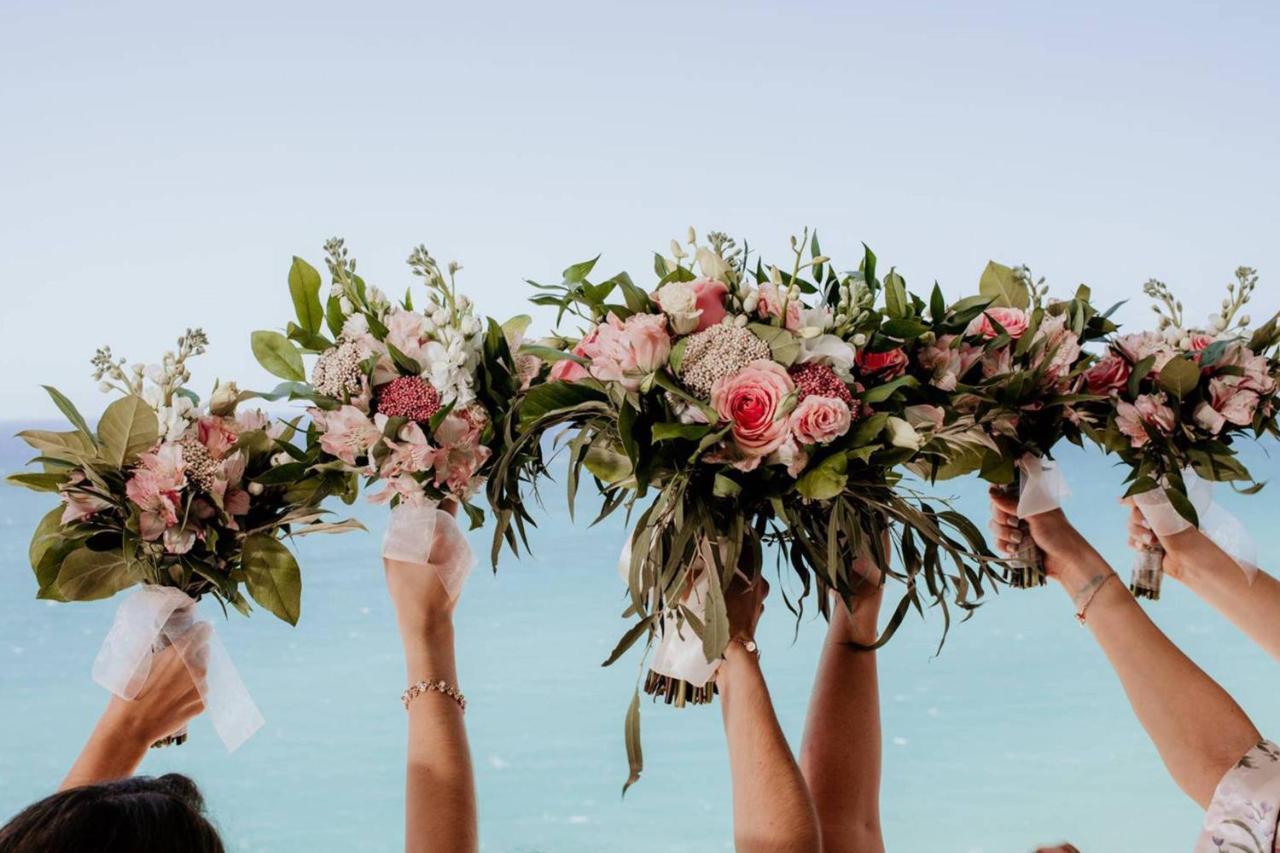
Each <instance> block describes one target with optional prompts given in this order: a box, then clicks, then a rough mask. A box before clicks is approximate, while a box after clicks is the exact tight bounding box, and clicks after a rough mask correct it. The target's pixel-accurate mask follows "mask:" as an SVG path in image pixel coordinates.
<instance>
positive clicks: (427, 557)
mask: <svg viewBox="0 0 1280 853" xmlns="http://www.w3.org/2000/svg"><path fill="white" fill-rule="evenodd" d="M382 556H383V557H385V558H386V559H388V560H399V561H401V562H405V563H414V564H417V565H425V566H428V567H430V568H431V569H432V570H433V571H434V572H435V573H436V577H437V578H439V579H440V583H441V584H443V585H444V588H445V592H447V593H448V594H449V598H450V600H454V599H456V598H457V597H458V596H459V595H460V594H461V593H462V585H463V584H464V583H466V581H467V576H468V575H470V574H471V570H472V569H473V568H475V565H476V557H475V554H473V553H472V552H471V546H470V545H469V544H468V543H467V537H466V536H464V535H463V533H462V530H461V529H460V528H459V527H458V522H457V520H456V519H455V518H454V517H453V515H452V513H448V512H445V511H444V510H442V509H440V508H439V505H438V504H436V503H435V502H434V501H425V502H423V503H420V504H410V503H407V502H404V501H402V502H401V503H399V504H398V505H397V506H396V507H395V508H394V509H392V510H391V521H390V522H389V523H388V524H387V533H386V535H385V536H384V537H383V539H382ZM433 556H434V560H433V559H432V558H433Z"/></svg>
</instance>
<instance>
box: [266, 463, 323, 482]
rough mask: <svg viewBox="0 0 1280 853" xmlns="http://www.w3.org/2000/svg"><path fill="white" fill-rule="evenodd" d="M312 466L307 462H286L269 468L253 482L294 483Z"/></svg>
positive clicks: (305, 474)
mask: <svg viewBox="0 0 1280 853" xmlns="http://www.w3.org/2000/svg"><path fill="white" fill-rule="evenodd" d="M310 469H311V466H310V465H308V464H307V463H306V462H286V463H285V464H283V465H276V466H273V467H271V468H268V469H267V470H266V471H264V472H263V473H261V474H259V475H258V476H256V477H254V478H253V482H255V483H258V484H260V485H263V486H284V485H292V484H293V483H296V482H298V481H299V480H301V479H303V478H304V477H306V476H307V474H308V472H309V471H310Z"/></svg>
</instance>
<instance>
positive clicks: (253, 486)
mask: <svg viewBox="0 0 1280 853" xmlns="http://www.w3.org/2000/svg"><path fill="white" fill-rule="evenodd" d="M262 492H263V488H262V484H261V483H250V484H249V494H251V495H253V496H254V497H257V496H258V495H260V494H262Z"/></svg>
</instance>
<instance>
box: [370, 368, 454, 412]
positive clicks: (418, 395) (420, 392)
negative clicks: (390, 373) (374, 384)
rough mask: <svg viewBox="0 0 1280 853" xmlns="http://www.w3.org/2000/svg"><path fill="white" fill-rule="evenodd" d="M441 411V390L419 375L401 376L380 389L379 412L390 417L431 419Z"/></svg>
mask: <svg viewBox="0 0 1280 853" xmlns="http://www.w3.org/2000/svg"><path fill="white" fill-rule="evenodd" d="M438 411H440V392H439V391H437V390H436V389H435V388H434V387H433V386H432V385H431V383H430V382H428V381H427V380H425V379H422V378H421V377H418V376H401V377H398V378H396V379H393V380H391V382H389V383H387V384H386V385H385V386H383V387H382V388H380V389H378V412H379V413H380V414H384V415H386V416H387V417H389V418H408V419H409V420H411V421H429V420H431V416H432V415H434V414H435V413H436V412H438Z"/></svg>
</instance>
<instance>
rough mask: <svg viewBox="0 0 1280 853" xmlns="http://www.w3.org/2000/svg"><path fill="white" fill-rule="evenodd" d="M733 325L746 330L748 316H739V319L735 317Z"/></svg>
mask: <svg viewBox="0 0 1280 853" xmlns="http://www.w3.org/2000/svg"><path fill="white" fill-rule="evenodd" d="M733 325H735V326H737V327H738V328H739V329H742V328H745V327H746V325H747V315H746V314H739V315H738V316H737V317H734V318H733Z"/></svg>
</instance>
